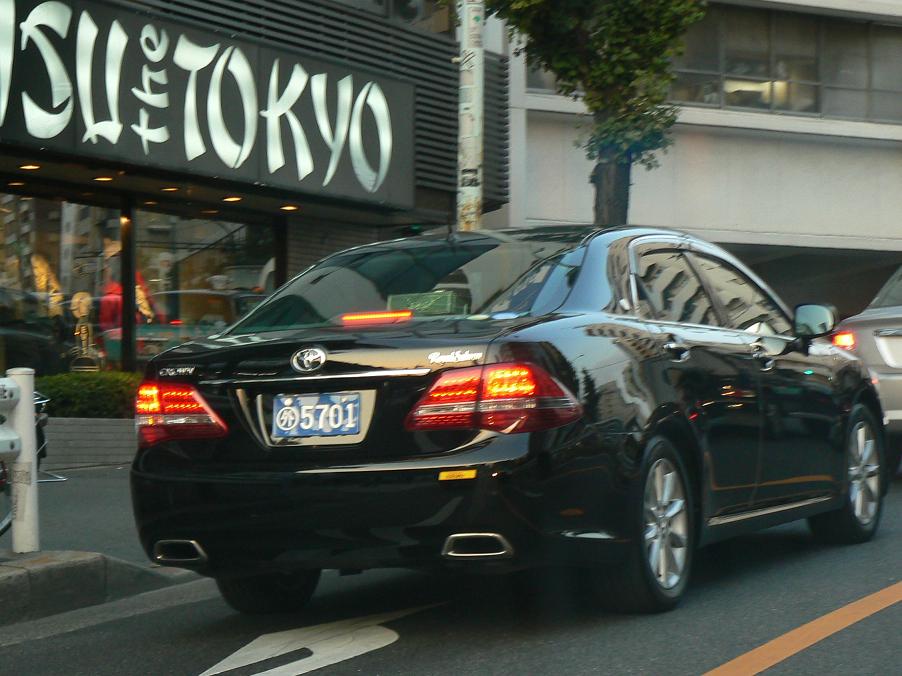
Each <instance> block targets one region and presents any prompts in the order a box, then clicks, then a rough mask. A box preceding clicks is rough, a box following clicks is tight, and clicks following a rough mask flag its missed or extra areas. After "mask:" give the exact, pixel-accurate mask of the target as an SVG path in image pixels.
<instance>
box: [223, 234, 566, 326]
mask: <svg viewBox="0 0 902 676" xmlns="http://www.w3.org/2000/svg"><path fill="white" fill-rule="evenodd" d="M499 237H500V236H499ZM582 257H583V249H582V248H580V247H576V246H575V245H574V244H573V242H548V241H540V242H536V241H528V242H527V241H521V240H517V239H513V238H511V239H508V240H506V241H505V240H503V239H500V238H499V239H496V238H494V237H479V238H474V239H464V240H460V241H458V240H454V239H426V238H424V239H410V240H403V241H398V242H392V243H390V244H386V245H377V246H368V247H362V248H358V249H352V250H349V251H345V252H342V253H339V254H336V255H334V256H331V257H329V258H327V259H325V260H323V261H321V262H320V263H318V264H316V265H315V266H313V267H312V268H310V269H309V270H307V271H306V272H304V273H303V274H302V275H300V276H299V277H296V278H295V279H294V280H292V281H291V282H289V283H288V285H286V286H285V287H283V288H282V289H280V290H279V291H278V292H276V293H275V294H274V295H273V296H272V297H271V298H270V299H269V300H268V301H267V302H266V303H263V304H262V305H260V306H259V307H258V308H256V310H254V311H253V312H252V313H251V314H250V315H248V316H247V317H246V318H245V319H244V320H243V321H241V322H239V323H238V324H236V325H235V326H234V327H233V328H232V329H231V330H230V331H229V333H231V334H246V333H256V332H261V331H272V330H280V329H290V328H302V327H311V326H320V325H329V324H341V321H342V317H343V316H344V315H347V314H350V313H361V312H365V313H370V312H377V313H378V312H385V311H406V310H409V311H410V312H411V315H412V316H411V320H412V321H419V320H430V319H436V318H448V317H468V316H473V315H480V316H496V317H497V316H520V315H526V314H536V315H538V314H545V313H548V312H552V311H553V310H555V309H557V308H558V307H560V305H561V304H562V303H563V302H564V300H565V299H566V297H567V294H568V293H569V292H570V288H571V287H572V285H573V282H574V281H575V278H576V274H577V271H578V270H579V266H580V264H581V263H582Z"/></svg>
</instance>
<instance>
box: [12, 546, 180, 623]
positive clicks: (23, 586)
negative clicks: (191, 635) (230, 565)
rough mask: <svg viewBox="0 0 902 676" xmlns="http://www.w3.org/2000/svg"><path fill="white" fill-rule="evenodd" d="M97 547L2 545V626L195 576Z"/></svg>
mask: <svg viewBox="0 0 902 676" xmlns="http://www.w3.org/2000/svg"><path fill="white" fill-rule="evenodd" d="M196 577H197V576H196V575H195V574H194V573H191V572H189V571H182V570H179V569H173V568H161V567H157V568H149V567H146V566H140V565H138V564H135V563H129V562H128V561H123V560H121V559H117V558H115V557H112V556H106V555H105V554H99V553H97V552H71V551H59V552H35V553H33V554H12V553H11V552H8V551H0V626H2V625H4V624H11V623H13V622H20V621H23V620H34V619H37V618H39V617H46V616H48V615H55V614H57V613H62V612H66V611H69V610H75V609H76V608H83V607H85V606H93V605H97V604H99V603H105V602H107V601H113V600H115V599H120V598H123V597H126V596H131V595H133V594H139V593H141V592H145V591H150V590H153V589H159V588H161V587H166V586H169V585H172V584H178V583H181V582H188V581H189V580H193V579H196Z"/></svg>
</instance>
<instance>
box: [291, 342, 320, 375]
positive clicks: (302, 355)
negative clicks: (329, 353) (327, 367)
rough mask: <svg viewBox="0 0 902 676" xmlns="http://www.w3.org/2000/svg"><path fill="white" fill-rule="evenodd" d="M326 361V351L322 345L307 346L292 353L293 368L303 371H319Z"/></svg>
mask: <svg viewBox="0 0 902 676" xmlns="http://www.w3.org/2000/svg"><path fill="white" fill-rule="evenodd" d="M325 363H326V351H325V350H324V349H322V348H321V347H305V348H304V349H302V350H298V351H297V352H295V353H294V354H293V355H291V368H293V369H294V370H295V371H300V372H301V373H312V372H313V371H318V370H319V369H321V368H322V367H323V364H325Z"/></svg>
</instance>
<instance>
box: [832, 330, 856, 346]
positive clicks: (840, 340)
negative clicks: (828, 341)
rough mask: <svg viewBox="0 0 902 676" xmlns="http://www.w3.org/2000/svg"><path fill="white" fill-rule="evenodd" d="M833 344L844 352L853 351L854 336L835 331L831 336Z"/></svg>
mask: <svg viewBox="0 0 902 676" xmlns="http://www.w3.org/2000/svg"><path fill="white" fill-rule="evenodd" d="M833 344H834V345H835V346H836V347H841V348H842V349H844V350H854V349H855V334H854V333H852V332H851V331H837V332H836V333H834V334H833Z"/></svg>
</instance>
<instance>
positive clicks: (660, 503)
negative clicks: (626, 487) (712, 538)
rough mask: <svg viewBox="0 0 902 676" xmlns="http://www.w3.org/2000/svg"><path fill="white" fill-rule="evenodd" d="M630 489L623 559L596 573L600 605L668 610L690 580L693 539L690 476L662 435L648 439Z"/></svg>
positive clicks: (638, 610) (630, 609)
mask: <svg viewBox="0 0 902 676" xmlns="http://www.w3.org/2000/svg"><path fill="white" fill-rule="evenodd" d="M632 493H633V495H632V496H631V498H630V502H631V505H630V512H631V522H632V523H631V525H630V528H631V531H632V532H631V537H630V543H629V545H628V548H629V549H628V553H627V557H626V560H625V561H621V562H618V563H617V564H616V565H614V566H609V567H605V568H603V569H601V570H600V571H598V572H597V573H594V574H593V575H592V583H593V587H594V591H595V593H596V594H597V600H598V602H599V603H600V604H601V605H602V606H604V607H605V608H607V609H609V610H614V611H616V612H625V613H658V612H663V611H666V610H671V609H672V608H674V607H675V606H676V605H677V604H678V603H679V602H680V599H681V598H682V596H683V593H684V592H685V590H686V586H687V584H688V582H689V576H690V573H691V570H692V560H693V553H694V549H695V541H696V537H695V520H694V518H693V513H694V512H693V509H694V501H693V497H692V489H691V481H690V477H689V474H688V472H687V471H686V467H685V465H684V464H683V461H682V458H681V457H680V454H679V453H678V452H677V450H676V448H674V446H673V444H671V443H670V441H668V440H667V439H665V438H664V437H655V438H654V439H652V440H651V441H650V442H649V443H648V446H647V449H646V453H645V459H644V460H643V464H642V472H641V474H640V478H639V481H638V482H637V484H636V486H635V487H634V489H633V491H632Z"/></svg>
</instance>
